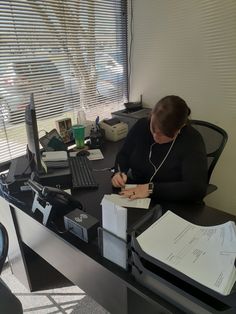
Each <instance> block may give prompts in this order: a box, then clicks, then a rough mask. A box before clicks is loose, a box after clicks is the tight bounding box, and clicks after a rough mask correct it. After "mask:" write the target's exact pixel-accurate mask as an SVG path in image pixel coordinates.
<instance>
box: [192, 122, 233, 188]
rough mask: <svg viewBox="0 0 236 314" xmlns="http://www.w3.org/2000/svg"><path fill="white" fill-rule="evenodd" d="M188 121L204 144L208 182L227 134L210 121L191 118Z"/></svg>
mask: <svg viewBox="0 0 236 314" xmlns="http://www.w3.org/2000/svg"><path fill="white" fill-rule="evenodd" d="M190 123H191V125H192V127H194V128H195V129H196V130H198V132H199V133H200V134H201V135H202V138H203V140H204V143H205V146H206V152H207V162H208V182H209V181H210V178H211V174H212V172H213V170H214V168H215V165H216V163H217V161H218V159H219V158H220V155H221V153H222V151H223V149H224V147H225V144H226V142H227V140H228V134H227V133H226V132H225V130H223V129H222V128H220V127H218V126H217V125H215V124H212V123H210V122H206V121H200V120H191V121H190Z"/></svg>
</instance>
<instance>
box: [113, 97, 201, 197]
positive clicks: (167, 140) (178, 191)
mask: <svg viewBox="0 0 236 314" xmlns="http://www.w3.org/2000/svg"><path fill="white" fill-rule="evenodd" d="M189 114H190V109H189V107H188V106H187V104H186V102H185V101H184V100H183V99H182V98H180V97H178V96H174V95H171V96H166V97H164V98H162V99H161V100H160V101H159V102H158V103H157V104H156V105H155V107H154V108H153V110H152V114H151V117H150V118H143V119H140V120H139V121H137V123H136V124H135V125H134V126H133V128H132V129H131V130H130V132H129V134H128V136H127V138H126V140H125V143H124V145H123V147H122V149H121V150H120V152H119V153H118V155H117V157H116V162H115V169H116V171H117V172H116V173H115V175H114V176H113V177H112V185H113V186H114V187H120V188H123V189H122V191H121V193H120V194H121V195H123V196H124V197H129V198H130V199H136V198H144V197H154V198H157V199H158V201H193V202H195V201H201V200H202V199H203V197H204V196H205V194H206V188H207V157H206V151H205V145H204V143H203V139H202V137H201V135H200V134H199V132H198V131H196V130H195V129H194V128H193V127H191V125H189V124H188V116H189ZM126 183H135V184H137V186H136V187H135V188H131V189H125V188H124V186H125V184H126Z"/></svg>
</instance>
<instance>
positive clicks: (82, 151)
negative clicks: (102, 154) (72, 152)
mask: <svg viewBox="0 0 236 314" xmlns="http://www.w3.org/2000/svg"><path fill="white" fill-rule="evenodd" d="M89 155H90V152H88V151H87V150H81V151H80V152H78V153H77V154H76V156H86V157H87V156H89Z"/></svg>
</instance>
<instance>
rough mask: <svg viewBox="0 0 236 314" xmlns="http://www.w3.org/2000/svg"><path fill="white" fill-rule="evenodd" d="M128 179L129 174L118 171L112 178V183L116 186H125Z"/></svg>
mask: <svg viewBox="0 0 236 314" xmlns="http://www.w3.org/2000/svg"><path fill="white" fill-rule="evenodd" d="M126 181H127V175H126V174H125V173H122V172H117V173H115V174H114V176H113V177H112V179H111V183H112V185H113V186H114V187H115V188H123V187H124V186H125V183H126Z"/></svg>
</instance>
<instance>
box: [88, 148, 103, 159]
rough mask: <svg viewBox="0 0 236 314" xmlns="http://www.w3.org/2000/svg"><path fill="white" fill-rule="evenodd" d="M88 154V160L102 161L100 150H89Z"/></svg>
mask: <svg viewBox="0 0 236 314" xmlns="http://www.w3.org/2000/svg"><path fill="white" fill-rule="evenodd" d="M88 152H89V155H88V159H89V160H99V159H104V156H103V154H102V152H101V150H100V149H89V150H88Z"/></svg>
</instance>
